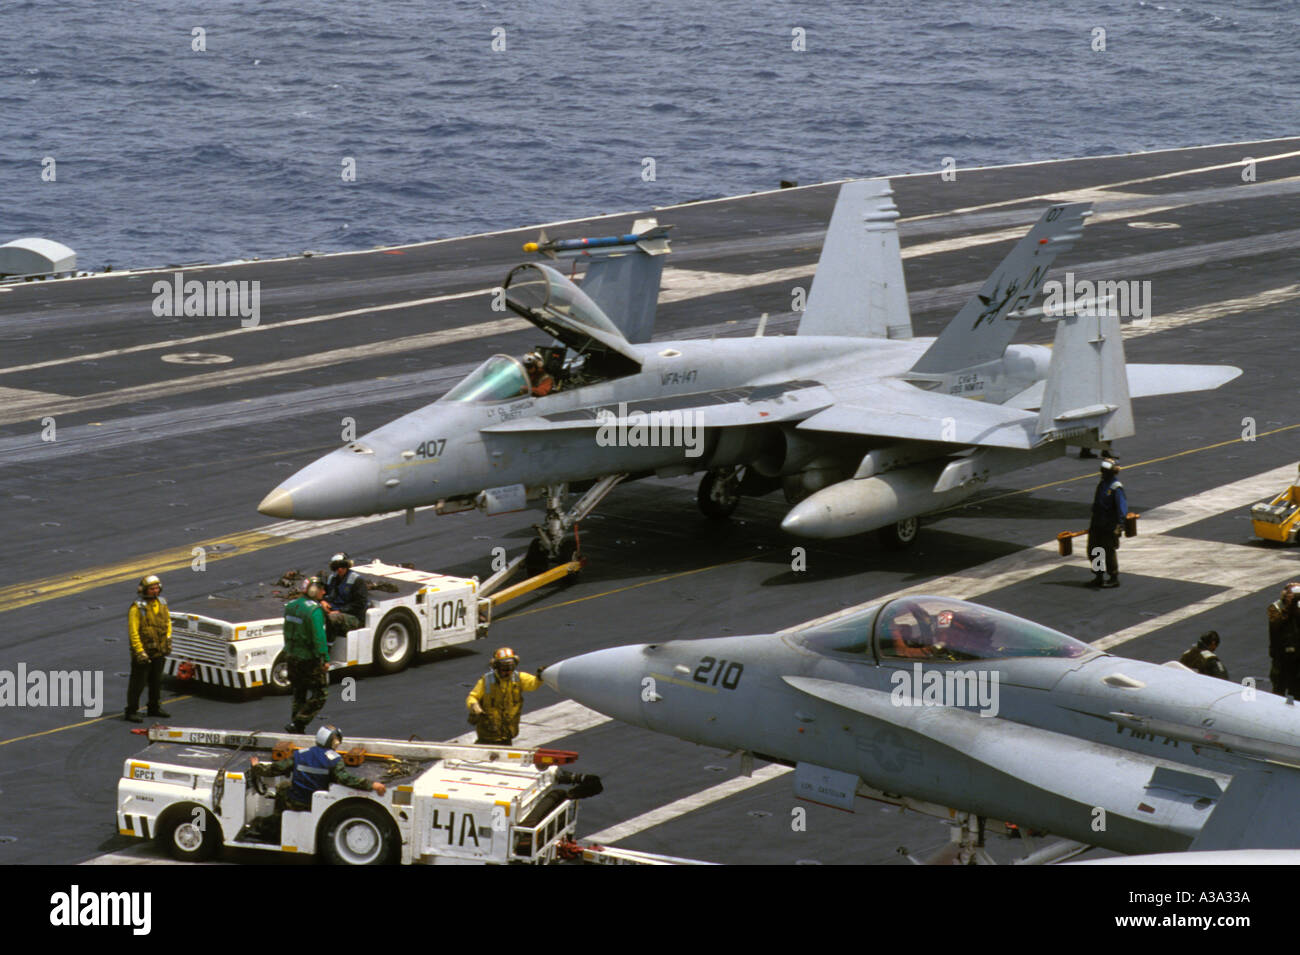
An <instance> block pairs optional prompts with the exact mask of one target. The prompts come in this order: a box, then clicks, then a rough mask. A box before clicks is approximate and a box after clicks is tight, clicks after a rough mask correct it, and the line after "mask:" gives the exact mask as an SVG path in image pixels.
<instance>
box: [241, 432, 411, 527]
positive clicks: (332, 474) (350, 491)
mask: <svg viewBox="0 0 1300 955" xmlns="http://www.w3.org/2000/svg"><path fill="white" fill-rule="evenodd" d="M400 506H401V505H400V504H396V503H395V504H394V506H392V507H389V508H386V509H387V510H396V509H397V508H398V507H400ZM257 509H258V510H259V511H260V512H261V513H263V514H266V515H268V516H270V517H292V518H296V519H299V520H301V519H304V518H305V519H307V520H332V519H335V518H340V517H361V516H362V515H365V514H374V513H375V512H376V511H379V510H381V508H380V507H379V464H378V463H377V462H376V461H375V456H374V455H373V454H371V453H369V452H368V451H367V452H361V453H358V452H357V451H354V450H352V446H349V447H347V448H342V449H341V450H338V451H333V452H331V453H329V454H327V455H325V457H323V458H320V459H319V460H317V461H313V462H312V463H311V464H309V465H307V466H306V467H305V468H303V469H302V470H301V471H299V472H298V473H297V474H295V475H293V476H292V477H291V478H289V479H288V480H287V481H285V482H284V483H283V484H281V485H280V486H279V487H277V488H275V489H274V490H273V491H271V493H270V494H268V495H266V497H265V498H263V499H262V503H261V504H259V505H258V506H257Z"/></svg>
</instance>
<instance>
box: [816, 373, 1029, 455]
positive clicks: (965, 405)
mask: <svg viewBox="0 0 1300 955" xmlns="http://www.w3.org/2000/svg"><path fill="white" fill-rule="evenodd" d="M837 396H839V397H841V398H842V399H843V400H841V401H839V402H837V403H836V404H835V405H834V407H831V408H827V409H826V410H825V411H820V412H818V413H817V414H815V415H813V416H812V417H811V418H809V419H808V420H807V421H804V422H802V423H801V424H800V425H799V427H800V428H802V429H806V430H809V431H836V432H841V433H844V434H860V435H865V436H869V437H881V438H901V439H905V440H909V441H940V442H944V443H947V444H956V445H963V446H964V445H972V444H974V445H981V446H985V447H996V448H1019V449H1023V450H1028V449H1029V448H1032V447H1034V446H1035V445H1036V444H1037V443H1038V440H1037V439H1038V433H1037V423H1038V416H1037V415H1035V414H1033V413H1031V412H1029V411H1024V410H1022V409H1019V408H1008V407H1006V406H1005V405H994V404H986V403H985V402H982V401H972V400H971V399H969V398H958V397H956V396H954V395H943V394H936V393H935V392H930V391H921V390H920V389H919V388H916V387H914V386H913V385H909V384H908V383H907V382H905V381H900V380H899V379H897V378H884V379H881V380H879V381H873V382H865V383H863V384H859V385H854V386H853V387H852V388H848V389H839V390H837Z"/></svg>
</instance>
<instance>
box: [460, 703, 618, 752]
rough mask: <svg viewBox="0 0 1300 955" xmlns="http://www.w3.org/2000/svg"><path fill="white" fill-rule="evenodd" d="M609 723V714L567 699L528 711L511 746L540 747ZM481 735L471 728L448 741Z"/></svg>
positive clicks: (461, 741) (521, 720) (473, 738)
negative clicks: (531, 711)
mask: <svg viewBox="0 0 1300 955" xmlns="http://www.w3.org/2000/svg"><path fill="white" fill-rule="evenodd" d="M608 722H609V717H608V716H605V715H603V714H601V713H597V712H596V711H595V710H592V709H588V708H587V707H585V706H583V705H582V704H581V703H575V702H574V701H573V700H564V701H562V702H560V703H555V704H553V705H551V706H546V707H543V708H542V709H540V710H537V711H536V712H533V713H529V712H528V711H527V710H525V711H524V715H523V716H522V717H521V718H520V720H519V735H518V736H516V737H515V741H514V743H512V744H511V745H512V746H518V747H520V748H522V749H536V748H537V747H539V746H545V745H547V744H548V743H553V742H555V741H556V740H557V739H563V738H564V737H566V736H572V735H574V734H575V733H581V732H582V731H583V730H589V729H591V728H592V727H594V726H600V725H601V724H603V723H608ZM477 738H478V736H477V734H476V733H475V731H474V730H470V731H469V732H468V733H461V734H460V735H459V736H457V737H456V738H454V739H449V740H447V741H446V742H448V743H473V742H474V741H475V740H476V739H477Z"/></svg>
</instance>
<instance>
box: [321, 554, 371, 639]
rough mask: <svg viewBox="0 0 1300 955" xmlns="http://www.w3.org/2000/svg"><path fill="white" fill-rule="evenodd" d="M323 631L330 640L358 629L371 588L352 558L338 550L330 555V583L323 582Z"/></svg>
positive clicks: (367, 603) (368, 602) (361, 622)
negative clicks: (354, 565)
mask: <svg viewBox="0 0 1300 955" xmlns="http://www.w3.org/2000/svg"><path fill="white" fill-rule="evenodd" d="M321 606H322V607H323V608H324V609H325V630H326V633H327V635H328V636H329V638H330V639H331V640H333V639H334V638H335V637H342V636H346V635H347V633H348V631H349V630H357V629H360V627H361V626H362V624H363V621H365V619H366V608H367V607H369V606H370V590H369V588H368V587H367V586H366V581H365V578H364V577H362V576H361V575H360V574H358V573H357V572H356V571H355V570H353V569H352V558H351V557H349V556H348V555H347V554H343V553H339V554H335V555H334V556H333V557H331V558H330V577H329V583H328V584H326V585H325V599H324V600H322V601H321Z"/></svg>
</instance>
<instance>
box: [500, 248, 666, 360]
mask: <svg viewBox="0 0 1300 955" xmlns="http://www.w3.org/2000/svg"><path fill="white" fill-rule="evenodd" d="M504 287H505V292H506V305H508V306H509V307H510V309H511V311H513V312H516V313H517V314H519V315H521V316H523V317H524V318H526V319H528V320H529V321H530V322H532V323H533V324H534V325H536V326H537V327H538V328H540V329H541V330H542V331H544V332H546V333H547V334H548V335H550V336H552V337H553V338H556V339H558V340H559V341H561V342H563V343H564V344H565V345H567V346H568V347H569V348H572V349H573V350H574V351H576V352H579V353H581V354H593V355H603V356H608V358H610V359H611V363H612V364H613V365H614V366H615V368H614V369H611V370H617V371H621V372H622V373H630V372H634V371H639V370H640V368H641V360H640V359H639V358H638V357H637V354H636V351H635V350H634V349H633V348H632V346H631V345H630V344H629V343H628V340H627V339H626V338H624V337H623V333H622V332H620V331H619V330H618V326H616V325H615V324H614V323H613V322H612V321H611V320H610V319H609V316H607V315H606V314H605V313H604V312H602V311H601V310H600V306H598V305H597V304H596V303H595V302H593V301H592V300H591V298H590V297H589V296H588V295H587V294H586V293H585V292H583V291H582V289H580V288H578V286H576V285H574V284H573V283H572V282H570V281H569V280H568V279H567V278H565V277H564V276H563V275H561V274H560V273H559V272H557V271H555V269H553V268H551V267H550V266H549V265H540V264H536V263H530V264H528V265H519V266H516V267H515V268H513V269H511V270H510V274H509V275H507V276H506V281H505V286H504Z"/></svg>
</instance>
